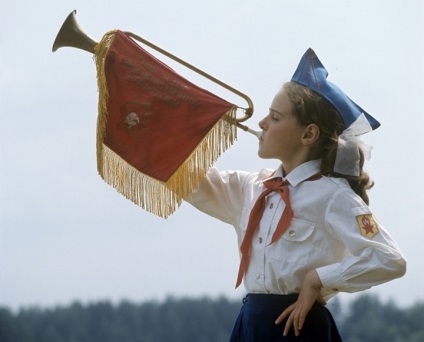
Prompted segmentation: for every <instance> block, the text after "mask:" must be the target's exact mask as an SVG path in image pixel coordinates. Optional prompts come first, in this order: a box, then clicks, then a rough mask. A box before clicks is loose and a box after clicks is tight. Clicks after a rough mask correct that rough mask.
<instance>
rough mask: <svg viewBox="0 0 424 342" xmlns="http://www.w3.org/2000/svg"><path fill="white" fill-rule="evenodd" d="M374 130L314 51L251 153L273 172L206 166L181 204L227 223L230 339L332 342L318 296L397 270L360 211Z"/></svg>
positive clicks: (399, 261)
mask: <svg viewBox="0 0 424 342" xmlns="http://www.w3.org/2000/svg"><path fill="white" fill-rule="evenodd" d="M379 125H380V124H379V123H378V121H376V120H375V119H374V118H373V117H371V116H370V115H369V114H367V113H365V112H364V111H363V110H362V109H361V108H360V107H359V106H357V105H356V104H355V103H354V102H353V101H351V100H350V99H349V98H348V97H347V96H346V95H345V94H344V93H343V92H342V91H341V90H340V89H339V88H337V87H336V86H335V85H334V84H332V83H330V82H328V81H327V71H326V70H325V68H324V66H323V65H322V64H321V62H320V61H319V59H318V58H317V56H316V55H315V53H314V51H313V50H311V49H309V50H308V51H307V52H306V53H305V55H304V56H303V57H302V59H301V61H300V64H299V66H298V68H297V70H296V72H295V74H294V76H293V78H292V80H291V82H288V83H286V84H285V85H284V86H283V88H282V89H281V90H280V91H279V92H278V93H277V94H276V96H275V98H274V100H273V101H272V104H271V107H270V110H269V114H268V115H267V116H266V117H265V118H264V119H262V120H261V121H260V123H259V126H260V128H261V129H262V136H261V138H260V141H259V151H258V155H259V157H261V158H267V159H268V158H273V159H278V160H279V161H280V162H281V164H280V166H279V167H278V168H277V170H275V171H271V170H262V171H260V172H243V171H225V172H219V171H218V170H217V169H215V168H211V169H210V170H209V172H208V174H207V177H206V178H205V179H204V180H202V182H201V184H200V185H199V187H198V188H197V189H196V190H195V191H194V192H193V193H192V194H191V195H190V196H189V197H188V198H187V201H189V202H190V203H191V204H192V205H194V206H195V207H196V208H198V209H199V210H201V211H203V212H205V213H207V214H209V215H211V216H214V217H216V218H218V219H219V220H221V221H224V222H226V223H229V224H231V225H233V226H234V227H235V230H236V233H237V237H238V244H239V248H240V254H241V262H240V268H239V274H238V279H237V284H236V286H238V285H239V284H240V282H241V281H242V279H243V281H244V286H245V288H246V291H247V292H248V294H247V296H246V297H245V299H244V300H243V303H244V304H243V307H242V308H241V311H240V313H239V316H238V318H237V321H236V323H235V326H234V329H233V332H232V336H231V341H252V342H253V341H258V342H268V341H320V342H322V341H341V338H340V335H339V333H338V331H337V328H336V326H335V324H334V321H333V319H332V317H331V314H330V312H329V311H328V310H327V309H326V308H325V306H324V305H325V300H327V299H328V298H330V297H332V296H334V295H335V294H337V293H338V292H340V291H344V292H356V291H361V290H365V289H368V288H370V287H372V286H374V285H377V284H381V283H383V282H386V281H389V280H391V279H394V278H398V277H401V276H402V275H403V274H404V273H405V269H406V261H405V259H404V257H403V256H402V254H401V252H400V250H399V248H398V247H397V245H396V243H395V242H394V241H393V240H392V238H391V237H390V235H389V234H388V233H387V231H386V230H385V228H384V227H383V226H381V224H380V223H379V222H378V221H377V219H376V218H375V217H374V216H373V214H372V212H371V210H370V209H369V207H368V196H367V194H366V190H368V189H369V188H371V186H372V185H373V184H372V182H370V179H369V177H368V175H367V174H366V173H365V172H364V171H363V169H362V167H363V163H364V154H365V153H367V149H366V148H365V147H364V146H362V145H361V142H360V141H359V139H358V138H357V137H356V136H357V135H359V134H362V133H365V132H367V131H369V130H372V129H375V128H377V127H378V126H379Z"/></svg>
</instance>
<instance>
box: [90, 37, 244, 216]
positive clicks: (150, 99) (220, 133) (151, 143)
mask: <svg viewBox="0 0 424 342" xmlns="http://www.w3.org/2000/svg"><path fill="white" fill-rule="evenodd" d="M96 61H97V72H98V82H99V97H100V98H99V119H98V145H97V149H98V151H97V152H98V166H99V173H100V175H101V176H102V177H103V178H104V179H105V180H106V181H107V182H108V183H109V184H111V185H112V186H114V187H115V188H117V190H118V191H119V192H121V193H122V194H124V195H125V196H126V197H127V198H129V199H131V200H132V201H134V202H135V203H137V204H138V205H140V206H142V207H143V208H144V209H146V210H149V211H151V212H153V213H155V214H157V215H159V216H163V217H167V216H168V215H169V214H170V213H172V212H173V211H174V210H175V209H176V207H177V206H178V205H179V204H180V203H181V199H182V198H183V197H184V196H185V195H187V194H188V193H189V192H190V191H191V190H193V188H194V187H195V186H196V185H197V184H198V182H199V181H200V179H201V177H203V176H204V174H205V172H206V170H207V169H208V168H209V167H210V166H211V164H212V163H213V162H214V161H215V160H216V158H217V157H218V156H219V155H220V153H222V152H223V151H224V150H225V149H227V148H228V147H229V146H230V145H231V144H232V143H233V141H234V140H235V139H236V126H235V125H234V118H235V105H233V104H231V103H229V102H227V101H225V100H223V99H221V98H220V97H218V96H216V95H214V94H212V93H211V92H209V91H207V90H205V89H202V88H200V87H198V86H196V85H195V84H193V83H191V82H189V81H188V80H186V79H185V78H183V77H181V76H180V75H178V74H177V73H176V72H175V71H174V70H172V69H171V68H170V67H169V66H167V65H166V64H164V63H163V62H161V61H160V60H158V59H157V58H155V57H154V56H153V55H151V54H150V53H148V52H147V51H146V50H144V49H143V48H141V46H140V45H138V44H137V43H136V42H134V41H133V40H132V39H131V38H129V37H128V36H127V35H126V34H125V33H123V32H121V31H115V32H112V33H108V34H106V35H105V37H104V38H103V40H102V42H100V43H99V45H98V46H96Z"/></svg>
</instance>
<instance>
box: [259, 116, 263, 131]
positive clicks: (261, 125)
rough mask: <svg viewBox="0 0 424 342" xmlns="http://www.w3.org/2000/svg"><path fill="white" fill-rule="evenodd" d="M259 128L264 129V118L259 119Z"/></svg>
mask: <svg viewBox="0 0 424 342" xmlns="http://www.w3.org/2000/svg"><path fill="white" fill-rule="evenodd" d="M258 125H259V128H260V129H262V130H264V129H265V118H263V119H262V120H261V121H259V124H258Z"/></svg>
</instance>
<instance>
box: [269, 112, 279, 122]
mask: <svg viewBox="0 0 424 342" xmlns="http://www.w3.org/2000/svg"><path fill="white" fill-rule="evenodd" d="M271 119H272V120H274V121H278V119H279V118H278V115H276V114H273V115H271Z"/></svg>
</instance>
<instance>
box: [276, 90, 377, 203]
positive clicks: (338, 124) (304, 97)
mask: <svg viewBox="0 0 424 342" xmlns="http://www.w3.org/2000/svg"><path fill="white" fill-rule="evenodd" d="M283 88H284V90H285V92H286V94H287V96H288V97H289V99H290V100H291V102H292V103H293V115H294V116H295V117H296V119H297V120H298V122H299V124H300V125H302V126H307V125H309V124H316V125H317V126H318V127H319V129H320V136H319V138H318V141H317V143H316V144H315V145H314V146H313V147H312V149H311V155H310V157H311V159H318V158H321V160H322V164H321V171H322V172H323V173H324V174H327V175H330V176H332V177H339V178H345V179H346V180H347V181H348V182H349V185H350V187H351V188H352V190H353V191H355V193H357V194H358V195H359V196H360V197H361V198H362V199H363V200H364V202H365V203H367V204H369V198H368V195H367V190H369V189H370V188H371V187H372V186H373V185H374V182H372V181H371V180H370V178H369V176H368V174H367V173H366V172H364V170H363V166H364V154H363V152H362V150H361V149H359V153H360V161H359V164H360V165H359V166H360V173H359V176H357V177H356V176H347V175H342V174H339V173H336V172H334V171H333V169H334V163H335V160H336V152H337V146H338V137H339V135H340V134H341V133H342V132H343V130H344V129H345V126H344V124H343V121H342V119H341V117H340V115H339V113H338V112H337V110H336V109H335V108H334V107H333V105H332V104H331V103H330V102H328V101H327V100H326V99H325V98H323V97H322V96H320V95H319V94H317V93H315V92H314V91H312V90H310V89H309V88H307V87H305V86H302V85H300V84H297V83H294V82H287V83H285V84H284V86H283Z"/></svg>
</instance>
